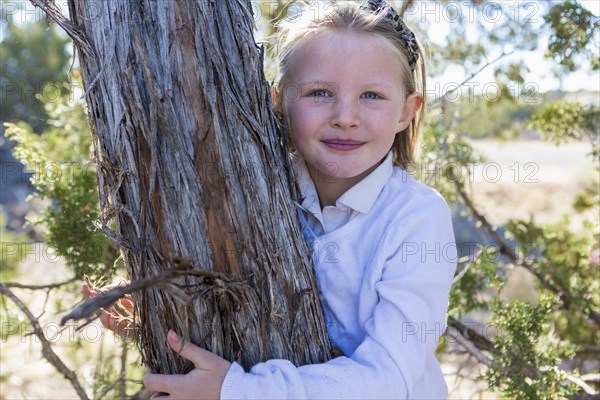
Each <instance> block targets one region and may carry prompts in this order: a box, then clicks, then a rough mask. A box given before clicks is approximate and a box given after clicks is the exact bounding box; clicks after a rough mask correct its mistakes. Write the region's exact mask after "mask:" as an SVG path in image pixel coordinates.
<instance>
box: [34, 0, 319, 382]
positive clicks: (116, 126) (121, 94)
mask: <svg viewBox="0 0 600 400" xmlns="http://www.w3.org/2000/svg"><path fill="white" fill-rule="evenodd" d="M33 1H34V3H40V4H39V5H40V6H44V7H45V8H46V11H47V12H48V11H50V12H52V10H51V9H50V7H48V5H47V4H41V3H45V2H43V1H40V0H38V1H36V0H33ZM69 10H70V16H71V21H67V20H62V21H61V20H60V17H58V20H59V21H58V22H59V23H60V24H61V26H63V27H64V28H65V30H67V32H69V34H70V35H71V36H73V37H74V40H75V43H76V44H77V47H78V49H79V55H80V64H81V70H82V75H83V80H84V86H85V90H86V98H87V103H88V108H89V112H88V114H89V118H90V125H91V126H92V133H93V138H94V152H95V158H96V161H97V167H98V175H97V176H98V188H99V193H100V203H101V204H100V206H101V210H102V213H103V218H104V221H103V223H104V227H103V228H104V229H103V230H105V231H107V230H108V227H109V225H110V221H114V224H113V225H110V226H111V227H112V233H110V236H112V237H113V239H114V240H115V241H116V242H117V243H118V244H119V246H120V247H121V249H122V252H123V254H124V257H125V260H126V263H127V266H128V268H129V270H130V273H131V278H132V280H133V281H135V280H138V279H142V278H144V277H149V276H155V275H160V274H161V272H164V271H165V270H167V269H169V268H175V267H176V266H177V265H180V264H182V263H184V264H190V265H191V266H192V267H193V268H195V269H198V270H200V271H203V273H201V274H192V275H189V274H188V275H185V276H183V277H180V278H178V280H177V282H176V284H175V285H173V284H169V285H167V286H168V287H172V289H173V290H169V289H168V287H167V289H158V288H151V289H145V290H144V291H143V292H142V293H141V294H140V295H139V296H138V297H139V298H138V300H139V301H138V304H139V308H138V310H137V311H138V312H139V317H140V321H141V322H140V325H139V329H140V333H141V335H140V349H141V352H142V356H143V359H144V362H145V363H146V364H147V365H148V366H149V367H150V369H151V370H152V371H154V372H161V373H181V372H184V371H187V370H188V369H189V368H190V365H189V364H188V363H186V362H185V361H184V360H183V359H182V358H181V357H179V356H177V355H176V354H174V353H173V352H172V351H171V350H170V349H169V348H168V345H167V342H166V332H167V330H168V329H169V328H174V329H176V330H177V331H179V332H182V333H183V334H184V335H185V334H187V335H189V338H190V339H191V340H192V341H193V342H194V343H196V344H201V345H203V346H204V347H206V348H208V349H210V350H212V351H214V352H216V353H217V354H220V355H222V356H224V357H225V358H226V359H229V360H236V361H238V362H240V363H241V364H242V365H244V366H245V367H249V366H251V365H253V364H255V363H257V362H260V361H263V360H265V359H269V358H285V359H289V360H291V361H292V362H294V363H296V364H299V365H300V364H306V363H316V362H322V361H324V360H326V359H328V358H329V354H330V351H329V342H328V339H327V334H326V330H325V326H324V324H323V318H322V315H321V309H320V304H319V296H318V291H317V289H316V283H315V281H314V277H313V272H312V266H311V263H310V260H309V258H308V250H307V247H306V244H305V241H304V238H303V236H302V234H301V230H300V228H299V224H298V221H297V216H296V212H295V207H294V204H293V201H292V199H293V198H295V193H296V189H295V188H294V183H293V179H292V178H291V176H290V174H289V171H290V170H291V169H290V165H289V159H288V156H287V145H286V143H285V140H283V137H284V136H283V135H279V134H278V132H277V128H276V124H275V118H274V114H273V110H272V106H271V104H270V94H269V87H268V84H267V82H266V81H265V78H264V75H263V72H262V58H263V54H262V49H261V48H259V47H257V45H256V44H255V42H254V39H253V36H252V28H253V18H252V14H251V6H250V2H249V1H214V0H188V1H163V0H143V1H130V0H112V1H107V2H96V1H94V2H90V1H85V0H70V1H69ZM182 290H184V291H185V292H186V296H178V294H181V291H182ZM190 296H191V299H192V300H191V301H188V300H189V298H190Z"/></svg>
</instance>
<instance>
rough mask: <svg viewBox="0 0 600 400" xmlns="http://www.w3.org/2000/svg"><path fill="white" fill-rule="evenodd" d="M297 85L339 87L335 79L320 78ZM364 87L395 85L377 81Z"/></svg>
mask: <svg viewBox="0 0 600 400" xmlns="http://www.w3.org/2000/svg"><path fill="white" fill-rule="evenodd" d="M297 85H299V86H310V87H312V86H317V87H320V88H324V89H325V88H329V87H331V86H335V87H337V86H338V85H337V83H336V82H334V81H319V80H314V81H313V80H311V81H301V82H297ZM363 86H364V87H381V88H386V89H391V88H392V86H393V85H391V84H390V83H387V82H385V81H375V82H368V83H365V84H364V85H363Z"/></svg>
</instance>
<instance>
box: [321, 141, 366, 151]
mask: <svg viewBox="0 0 600 400" xmlns="http://www.w3.org/2000/svg"><path fill="white" fill-rule="evenodd" d="M322 142H323V144H325V146H327V147H329V148H330V149H334V150H340V151H350V150H354V149H358V148H359V147H360V146H362V145H363V144H365V142H359V141H358V140H349V139H330V140H322Z"/></svg>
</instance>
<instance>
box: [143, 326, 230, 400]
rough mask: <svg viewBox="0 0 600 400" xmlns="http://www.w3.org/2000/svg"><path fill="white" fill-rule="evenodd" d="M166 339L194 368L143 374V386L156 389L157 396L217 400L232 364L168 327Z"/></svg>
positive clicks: (155, 396) (161, 397) (160, 397)
mask: <svg viewBox="0 0 600 400" xmlns="http://www.w3.org/2000/svg"><path fill="white" fill-rule="evenodd" d="M167 342H169V346H171V348H172V349H173V350H175V351H176V352H178V353H179V355H180V356H182V357H183V358H185V359H186V360H190V361H191V362H192V363H194V365H195V367H196V368H194V369H193V370H192V371H190V372H189V373H188V374H186V375H160V374H146V375H145V376H144V386H146V389H149V390H153V391H155V392H158V393H157V394H155V395H154V396H152V398H153V399H154V398H159V399H219V398H220V397H221V386H222V385H223V381H224V380H225V375H226V374H227V370H229V366H230V365H231V363H230V362H229V361H227V360H225V359H223V358H221V357H219V356H218V355H216V354H213V353H211V352H210V351H207V350H204V349H203V348H200V347H198V346H194V345H193V344H191V343H189V342H185V343H184V342H183V340H182V339H181V338H180V337H179V336H178V335H177V334H176V333H175V332H174V331H173V330H170V331H169V334H168V335H167Z"/></svg>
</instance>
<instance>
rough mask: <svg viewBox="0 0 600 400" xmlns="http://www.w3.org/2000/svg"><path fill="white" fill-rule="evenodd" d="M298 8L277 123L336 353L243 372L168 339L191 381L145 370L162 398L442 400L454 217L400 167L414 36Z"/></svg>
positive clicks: (354, 17) (412, 106)
mask: <svg viewBox="0 0 600 400" xmlns="http://www.w3.org/2000/svg"><path fill="white" fill-rule="evenodd" d="M314 14H315V13H313V12H305V13H303V16H302V17H301V18H300V19H299V20H295V21H293V22H289V23H288V24H287V25H285V26H283V27H282V30H281V33H280V41H279V51H280V53H279V61H280V70H279V85H278V90H277V96H276V104H275V106H276V109H277V111H278V112H279V113H281V115H282V116H283V117H284V118H285V119H286V122H287V124H288V127H289V132H290V136H291V141H292V143H293V149H292V151H293V158H294V160H295V161H296V162H295V164H294V169H295V172H296V177H297V181H298V183H299V187H300V192H301V194H302V202H301V204H300V205H299V216H300V219H301V222H302V225H303V229H304V233H305V236H306V237H307V239H308V240H309V242H310V244H311V247H312V250H313V262H314V266H315V273H316V276H317V281H318V285H319V290H320V293H321V301H322V306H323V311H324V315H325V318H326V322H327V330H328V334H329V338H330V340H331V342H332V343H333V345H334V346H336V347H337V348H338V349H339V351H340V355H339V356H338V357H336V358H334V359H332V360H330V361H328V362H326V363H323V364H315V365H305V366H300V367H298V366H296V365H294V364H292V363H291V362H289V361H287V360H268V361H266V362H263V363H260V364H257V365H255V366H254V367H253V368H251V369H250V370H249V371H244V369H243V368H242V367H241V366H240V365H239V364H237V363H232V364H230V363H229V362H228V361H226V360H224V359H222V358H220V357H218V356H217V355H215V354H212V353H210V352H208V351H206V350H204V349H201V348H199V347H196V346H194V345H193V344H190V343H185V344H183V348H181V347H182V341H181V339H180V338H179V336H177V335H176V334H175V333H174V332H173V331H170V332H169V335H168V340H169V343H170V344H171V346H172V347H173V349H175V350H176V351H179V350H181V351H180V354H181V355H182V356H183V357H185V358H187V359H189V360H190V361H192V362H193V363H194V365H195V366H196V368H195V369H194V370H193V371H192V372H190V373H189V374H187V375H171V376H169V375H157V374H148V375H146V376H145V378H144V383H145V385H146V387H147V388H148V389H151V390H155V391H156V392H159V393H161V397H162V396H165V397H166V398H219V397H220V398H223V399H266V398H271V399H273V398H277V399H283V398H294V399H300V398H320V399H335V398H360V399H365V398H370V399H373V398H394V399H400V398H411V399H415V398H422V399H443V398H446V397H447V387H446V384H445V381H444V378H443V375H442V372H441V369H440V366H439V365H438V362H437V360H436V358H435V355H434V352H435V349H436V347H437V345H438V340H439V337H440V336H441V334H442V333H443V331H444V328H445V323H446V307H447V304H448V295H449V291H450V286H451V283H452V279H453V275H454V271H455V268H456V247H455V245H454V236H453V230H452V222H451V218H450V212H449V209H448V207H447V205H446V203H445V201H444V199H443V198H442V197H441V196H440V195H439V194H438V193H437V192H436V191H434V190H433V189H431V188H429V187H427V186H425V185H424V184H422V183H419V182H417V181H416V180H415V179H413V177H412V176H410V175H409V174H408V173H407V172H406V169H407V167H408V166H409V165H410V163H412V162H414V161H415V150H416V148H417V143H418V140H419V133H420V130H421V125H422V121H423V112H424V97H423V93H425V67H424V62H423V55H422V53H421V50H420V48H419V46H418V43H417V41H416V39H415V36H414V34H413V33H412V32H411V31H410V30H409V29H408V28H407V27H406V25H405V24H404V22H403V21H402V20H401V19H400V18H399V17H398V15H397V14H396V13H395V11H394V10H393V9H391V8H390V7H389V5H387V4H386V3H384V2H382V1H369V2H368V3H367V4H365V5H364V6H361V7H358V6H357V5H356V4H349V2H339V3H336V4H335V5H330V6H329V7H326V8H323V7H321V8H320V9H319V13H318V14H320V15H316V18H315V15H314Z"/></svg>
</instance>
